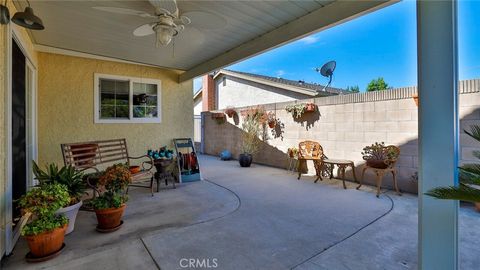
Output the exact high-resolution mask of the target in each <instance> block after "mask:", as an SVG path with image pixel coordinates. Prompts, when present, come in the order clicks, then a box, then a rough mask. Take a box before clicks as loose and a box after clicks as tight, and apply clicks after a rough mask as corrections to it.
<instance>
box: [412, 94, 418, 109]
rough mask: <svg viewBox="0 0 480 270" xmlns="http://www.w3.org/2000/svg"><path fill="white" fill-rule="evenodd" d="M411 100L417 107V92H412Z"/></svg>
mask: <svg viewBox="0 0 480 270" xmlns="http://www.w3.org/2000/svg"><path fill="white" fill-rule="evenodd" d="M412 98H413V101H415V105H417V107H418V94H413V95H412Z"/></svg>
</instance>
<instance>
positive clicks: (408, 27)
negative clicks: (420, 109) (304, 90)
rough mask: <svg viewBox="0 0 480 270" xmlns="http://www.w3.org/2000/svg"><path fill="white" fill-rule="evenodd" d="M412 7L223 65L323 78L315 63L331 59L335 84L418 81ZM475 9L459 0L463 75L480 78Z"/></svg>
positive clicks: (478, 7)
mask: <svg viewBox="0 0 480 270" xmlns="http://www.w3.org/2000/svg"><path fill="white" fill-rule="evenodd" d="M415 10H416V4H415V1H403V2H400V3H397V4H394V5H392V6H389V7H387V8H384V9H381V10H379V11H376V12H373V13H370V14H368V15H366V16H362V17H360V18H357V19H355V20H352V21H349V22H346V23H344V24H341V25H338V26H336V27H333V28H330V29H327V30H324V31H322V32H320V33H317V34H313V35H310V36H308V37H306V38H303V39H301V40H298V41H295V42H292V43H290V44H287V45H284V46H282V47H279V48H276V49H274V50H271V51H268V52H266V53H263V54H261V55H258V56H255V57H252V58H250V59H247V60H244V61H242V62H239V63H237V64H234V65H232V66H229V67H227V68H228V69H232V70H238V71H244V72H251V73H258V74H263V75H268V76H274V77H282V78H286V79H292V80H304V81H306V82H317V83H321V84H325V83H326V82H327V81H328V79H327V78H325V77H322V76H321V75H320V74H318V73H316V72H315V71H314V68H315V67H319V66H321V65H322V64H323V63H325V62H328V61H330V60H335V61H337V68H336V70H335V72H334V79H333V82H332V86H333V87H341V88H345V87H347V86H353V85H358V86H359V87H360V89H361V90H362V91H363V90H364V89H365V88H366V86H367V84H368V82H369V81H370V80H372V79H373V78H377V77H383V78H384V79H385V81H386V82H387V83H388V84H389V85H390V86H393V87H402V86H412V85H416V84H417V68H416V67H417V59H416V58H417V52H416V50H417V48H416V13H415ZM478 14H480V1H467V0H461V1H459V10H458V28H459V29H458V31H459V33H458V46H459V77H460V79H461V80H464V79H471V78H480V23H479V21H478V20H479V19H478ZM475 20H477V21H475ZM200 84H201V81H199V80H196V81H195V83H194V89H195V90H197V89H198V88H199V87H200Z"/></svg>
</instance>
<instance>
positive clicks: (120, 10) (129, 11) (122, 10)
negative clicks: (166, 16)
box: [92, 7, 157, 18]
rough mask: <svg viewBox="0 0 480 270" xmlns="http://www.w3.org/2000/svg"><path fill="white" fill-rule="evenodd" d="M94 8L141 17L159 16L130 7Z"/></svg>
mask: <svg viewBox="0 0 480 270" xmlns="http://www.w3.org/2000/svg"><path fill="white" fill-rule="evenodd" d="M92 8H93V9H96V10H101V11H105V12H110V13H116V14H124V15H134V16H140V17H143V18H156V17H157V16H155V15H152V14H149V13H147V12H144V11H139V10H134V9H128V8H118V7H92Z"/></svg>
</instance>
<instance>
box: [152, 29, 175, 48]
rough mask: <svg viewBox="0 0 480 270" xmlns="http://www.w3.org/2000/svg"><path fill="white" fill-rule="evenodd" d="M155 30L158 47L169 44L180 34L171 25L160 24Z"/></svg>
mask: <svg viewBox="0 0 480 270" xmlns="http://www.w3.org/2000/svg"><path fill="white" fill-rule="evenodd" d="M154 30H155V33H156V35H157V42H156V46H157V47H160V46H167V45H168V44H170V42H171V41H172V38H173V37H174V36H176V35H177V34H178V31H177V30H175V29H174V28H172V27H171V26H162V25H159V26H157V27H155V29H154Z"/></svg>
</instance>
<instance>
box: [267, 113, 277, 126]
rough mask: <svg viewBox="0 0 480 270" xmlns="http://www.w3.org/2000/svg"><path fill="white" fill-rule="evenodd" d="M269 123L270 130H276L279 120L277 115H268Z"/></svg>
mask: <svg viewBox="0 0 480 270" xmlns="http://www.w3.org/2000/svg"><path fill="white" fill-rule="evenodd" d="M267 123H268V127H269V128H275V126H276V125H277V118H276V115H275V113H273V112H268V113H267Z"/></svg>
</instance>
